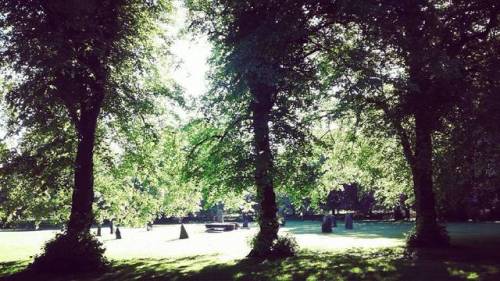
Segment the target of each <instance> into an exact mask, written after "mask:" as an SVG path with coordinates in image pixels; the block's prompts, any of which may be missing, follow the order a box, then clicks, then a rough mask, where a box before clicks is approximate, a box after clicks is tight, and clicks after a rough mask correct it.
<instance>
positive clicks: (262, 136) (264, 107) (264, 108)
mask: <svg viewBox="0 0 500 281" xmlns="http://www.w3.org/2000/svg"><path fill="white" fill-rule="evenodd" d="M251 90H252V93H253V96H254V102H253V104H252V113H253V116H252V118H253V131H254V149H255V157H256V158H255V185H256V187H257V200H258V202H259V204H260V205H259V207H260V212H259V217H258V220H259V226H260V230H259V233H258V234H257V237H256V240H255V243H254V245H253V249H252V251H251V252H250V254H249V256H251V257H262V258H265V257H268V256H270V255H272V245H273V243H274V241H275V240H276V239H277V238H278V230H279V224H278V220H277V217H276V212H277V211H278V207H277V205H276V195H275V193H274V188H273V179H272V166H273V162H272V161H273V160H272V153H271V148H270V143H269V121H270V118H269V115H270V112H271V108H272V101H271V96H272V94H273V93H274V89H273V88H272V87H269V86H265V85H257V86H255V87H252V88H251Z"/></svg>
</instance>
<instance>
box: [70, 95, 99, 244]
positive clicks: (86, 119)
mask: <svg viewBox="0 0 500 281" xmlns="http://www.w3.org/2000/svg"><path fill="white" fill-rule="evenodd" d="M87 107H90V108H83V110H82V111H81V115H80V116H81V117H80V120H79V124H78V126H77V128H78V134H79V136H78V148H77V152H76V159H75V176H74V187H73V196H72V204H71V215H70V219H69V222H68V234H81V233H88V232H89V231H90V227H91V225H92V222H93V214H92V202H93V200H94V174H93V166H94V163H93V156H94V142H95V133H96V128H97V118H98V115H99V111H100V102H97V103H94V104H93V105H92V106H88V105H87Z"/></svg>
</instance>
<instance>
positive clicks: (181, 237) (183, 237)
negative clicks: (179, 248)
mask: <svg viewBox="0 0 500 281" xmlns="http://www.w3.org/2000/svg"><path fill="white" fill-rule="evenodd" d="M188 238H189V236H188V233H187V231H186V228H185V227H184V224H181V235H180V236H179V239H188Z"/></svg>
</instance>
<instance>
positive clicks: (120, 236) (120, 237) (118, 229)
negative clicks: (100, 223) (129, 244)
mask: <svg viewBox="0 0 500 281" xmlns="http://www.w3.org/2000/svg"><path fill="white" fill-rule="evenodd" d="M115 235H116V239H122V233H121V231H120V228H119V227H118V226H117V227H116V231H115Z"/></svg>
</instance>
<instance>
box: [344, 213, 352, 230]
mask: <svg viewBox="0 0 500 281" xmlns="http://www.w3.org/2000/svg"><path fill="white" fill-rule="evenodd" d="M345 229H353V221H352V214H346V215H345Z"/></svg>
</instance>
